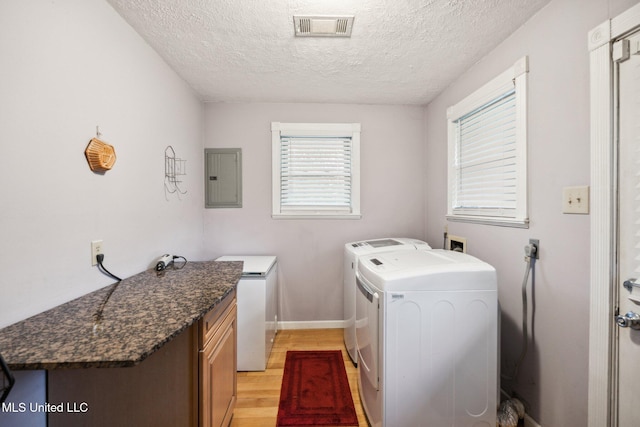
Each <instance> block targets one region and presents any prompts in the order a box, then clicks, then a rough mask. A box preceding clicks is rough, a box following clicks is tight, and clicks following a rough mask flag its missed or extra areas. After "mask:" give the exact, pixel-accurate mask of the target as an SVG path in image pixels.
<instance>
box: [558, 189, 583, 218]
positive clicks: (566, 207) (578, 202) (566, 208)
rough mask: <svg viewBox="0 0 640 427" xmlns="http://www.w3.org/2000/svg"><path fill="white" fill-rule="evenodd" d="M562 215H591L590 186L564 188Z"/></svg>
mask: <svg viewBox="0 0 640 427" xmlns="http://www.w3.org/2000/svg"><path fill="white" fill-rule="evenodd" d="M562 213H566V214H588V213H589V186H588V185H583V186H579V187H564V189H563V190H562Z"/></svg>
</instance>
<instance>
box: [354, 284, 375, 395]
mask: <svg viewBox="0 0 640 427" xmlns="http://www.w3.org/2000/svg"><path fill="white" fill-rule="evenodd" d="M356 284H357V287H358V292H357V293H356V344H357V347H358V368H359V370H360V374H359V375H360V379H361V382H363V384H362V386H363V387H366V388H369V387H372V388H373V389H375V390H378V363H379V360H378V345H379V336H378V319H379V310H380V297H379V295H378V293H377V292H375V291H374V290H373V289H372V288H371V287H370V286H368V285H367V284H366V283H365V282H364V279H363V278H361V277H360V274H356ZM365 380H366V381H367V382H368V383H369V384H368V385H366V384H364V381H365Z"/></svg>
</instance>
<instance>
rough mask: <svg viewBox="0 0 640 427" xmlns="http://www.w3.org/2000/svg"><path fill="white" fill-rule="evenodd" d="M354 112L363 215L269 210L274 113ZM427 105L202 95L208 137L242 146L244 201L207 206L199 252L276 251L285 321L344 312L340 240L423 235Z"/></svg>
mask: <svg viewBox="0 0 640 427" xmlns="http://www.w3.org/2000/svg"><path fill="white" fill-rule="evenodd" d="M272 121H278V122H345V123H351V122H359V123H361V124H362V138H361V141H362V142H361V151H362V155H361V164H362V172H361V182H362V184H361V186H362V188H361V205H362V219H360V220H326V219H325V220H311V219H299V220H283V219H278V220H274V219H272V218H271V122H272ZM423 138H424V125H423V109H422V108H421V107H410V106H376V105H327V104H206V107H205V147H211V148H215V147H218V148H223V147H240V148H242V156H243V165H242V166H243V196H244V200H243V207H242V208H241V209H207V210H206V212H205V220H204V224H205V225H204V234H205V256H206V257H207V258H211V257H217V256H220V255H252V254H273V255H277V256H278V260H279V265H280V286H281V288H280V297H281V305H280V316H281V319H282V320H284V321H296V322H304V321H334V320H340V321H341V320H342V318H343V311H342V310H343V307H342V256H343V246H344V244H345V243H347V242H350V241H355V240H361V239H369V238H375V237H384V236H408V237H415V238H422V237H423V235H424V232H423V230H424V221H423V218H424V204H423V200H424V167H423V163H422V162H423V158H422V153H423V150H424V147H423V143H422V141H423Z"/></svg>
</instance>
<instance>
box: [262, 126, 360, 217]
mask: <svg viewBox="0 0 640 427" xmlns="http://www.w3.org/2000/svg"><path fill="white" fill-rule="evenodd" d="M359 139H360V126H359V124H318V123H314V124H304V123H275V122H274V123H272V144H273V184H274V186H273V216H274V217H323V216H324V217H354V216H355V217H359V216H360V207H359Z"/></svg>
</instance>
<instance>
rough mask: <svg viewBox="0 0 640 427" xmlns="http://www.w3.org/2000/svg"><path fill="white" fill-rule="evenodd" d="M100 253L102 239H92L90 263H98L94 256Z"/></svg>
mask: <svg viewBox="0 0 640 427" xmlns="http://www.w3.org/2000/svg"><path fill="white" fill-rule="evenodd" d="M100 254H102V240H93V241H92V242H91V265H98V260H97V259H96V257H97V256H98V255H100Z"/></svg>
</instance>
